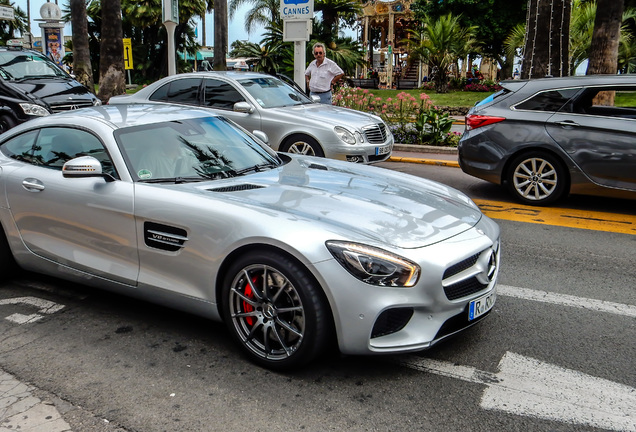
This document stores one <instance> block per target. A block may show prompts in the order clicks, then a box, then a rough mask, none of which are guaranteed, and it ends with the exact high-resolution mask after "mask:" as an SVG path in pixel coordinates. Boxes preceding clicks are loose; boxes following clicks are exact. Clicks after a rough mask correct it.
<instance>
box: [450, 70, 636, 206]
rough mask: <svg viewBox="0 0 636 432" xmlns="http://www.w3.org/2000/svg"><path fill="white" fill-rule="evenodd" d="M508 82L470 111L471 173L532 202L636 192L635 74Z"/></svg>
mask: <svg viewBox="0 0 636 432" xmlns="http://www.w3.org/2000/svg"><path fill="white" fill-rule="evenodd" d="M501 84H502V86H503V89H502V90H501V91H499V92H498V93H495V94H493V95H491V96H490V97H488V98H487V99H485V100H483V101H481V102H480V103H478V104H477V105H476V106H474V107H473V108H471V110H470V111H469V112H468V115H467V116H466V131H465V132H464V135H463V136H462V138H461V140H460V142H459V163H460V166H461V168H462V170H464V172H466V173H468V174H470V175H473V176H475V177H479V178H481V179H484V180H487V181H490V182H493V183H497V184H503V185H506V186H507V187H508V188H509V190H510V191H511V192H512V194H513V195H514V196H515V197H516V198H517V199H518V200H520V201H521V202H524V203H526V204H532V205H548V204H551V203H554V202H555V201H557V200H558V199H560V198H563V197H564V196H566V195H567V194H568V193H572V194H584V195H605V196H612V197H620V198H632V199H634V198H636V75H632V74H628V75H590V76H580V77H567V78H544V79H536V80H511V81H504V82H502V83H501Z"/></svg>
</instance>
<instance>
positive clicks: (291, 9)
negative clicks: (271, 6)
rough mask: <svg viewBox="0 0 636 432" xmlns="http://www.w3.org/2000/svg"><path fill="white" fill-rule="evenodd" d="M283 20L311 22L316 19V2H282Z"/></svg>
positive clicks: (303, 0) (300, 0) (304, 0)
mask: <svg viewBox="0 0 636 432" xmlns="http://www.w3.org/2000/svg"><path fill="white" fill-rule="evenodd" d="M280 17H281V18H282V19H283V20H310V19H312V18H313V17H314V0H280Z"/></svg>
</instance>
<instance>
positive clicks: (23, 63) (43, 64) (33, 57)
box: [0, 51, 69, 81]
mask: <svg viewBox="0 0 636 432" xmlns="http://www.w3.org/2000/svg"><path fill="white" fill-rule="evenodd" d="M0 77H2V78H3V79H5V80H15V81H21V80H26V79H31V78H48V77H63V78H69V75H68V74H67V73H66V72H64V71H63V70H62V69H60V68H59V67H58V66H57V65H56V64H55V63H53V62H52V61H51V60H50V59H48V58H46V57H44V56H42V55H39V54H36V53H33V52H28V51H2V52H0Z"/></svg>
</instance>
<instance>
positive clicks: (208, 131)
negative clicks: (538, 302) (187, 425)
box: [0, 105, 500, 369]
mask: <svg viewBox="0 0 636 432" xmlns="http://www.w3.org/2000/svg"><path fill="white" fill-rule="evenodd" d="M0 152H1V154H0V194H2V197H1V200H0V222H1V223H2V228H3V229H2V230H1V231H0V263H1V264H0V265H1V266H2V271H3V274H4V275H8V274H10V272H11V270H15V268H16V264H17V265H19V266H20V267H22V268H24V269H26V270H30V271H34V272H39V273H43V274H48V275H53V276H57V277H60V278H63V279H67V280H71V281H76V282H79V283H82V284H85V285H90V286H95V287H99V288H104V289H109V290H114V291H117V292H120V293H124V294H127V295H133V296H136V297H140V298H143V299H146V300H149V301H153V302H158V303H160V304H164V305H168V306H170V307H174V308H178V309H181V310H185V311H189V312H192V313H196V314H199V315H202V316H205V317H209V318H211V319H214V320H222V321H224V322H225V323H226V324H227V326H228V328H229V331H230V332H231V334H232V335H233V337H234V338H235V339H236V341H237V342H238V344H239V345H240V347H241V348H242V350H243V351H244V352H245V353H246V354H247V355H248V357H250V358H251V359H252V360H253V361H255V362H256V363H258V364H260V365H263V366H265V367H269V368H273V369H287V368H290V367H294V366H298V365H301V364H304V363H306V362H308V361H310V360H312V359H313V358H314V357H315V356H317V355H318V354H319V353H321V351H322V350H323V349H324V348H325V347H326V345H327V344H329V342H330V341H337V344H338V346H339V348H340V350H341V351H342V352H343V353H346V354H373V353H398V352H407V351H416V350H422V349H425V348H428V347H430V346H431V345H433V344H435V343H436V342H438V341H440V340H442V339H444V338H446V337H447V336H450V335H452V334H454V333H456V332H458V331H460V330H462V329H465V328H467V327H469V326H471V325H472V324H474V323H476V322H478V321H480V320H481V319H483V318H484V317H485V316H486V315H487V314H488V312H489V311H490V310H491V308H492V307H493V304H494V302H495V298H496V289H495V284H496V279H497V273H498V267H499V255H500V252H499V228H498V226H497V225H496V224H495V223H494V222H493V221H492V220H490V219H489V218H487V217H486V216H484V215H483V214H482V213H481V212H480V211H479V209H478V208H477V207H476V206H475V204H474V203H473V202H472V201H471V200H470V199H469V198H468V197H466V196H465V195H463V194H462V193H460V192H458V191H456V190H453V189H451V188H449V187H446V186H444V185H442V184H439V183H435V182H431V181H427V180H424V179H421V178H417V177H412V176H409V175H405V174H401V173H395V172H392V171H388V170H385V169H381V168H375V167H370V166H365V165H358V164H351V163H347V162H342V161H332V160H327V159H319V158H315V157H309V156H298V155H289V154H277V153H275V152H274V151H272V150H271V149H269V148H268V147H267V146H266V145H265V144H263V143H262V142H261V141H259V140H258V139H257V138H255V137H254V136H252V135H251V134H249V133H247V132H245V131H244V130H243V129H241V128H240V127H238V126H236V125H235V124H234V123H232V122H231V121H229V120H227V119H225V118H224V117H217V116H214V115H211V114H210V113H209V111H205V110H200V109H190V108H183V107H177V106H169V105H131V106H126V105H117V106H102V107H95V108H88V109H84V110H80V111H73V112H69V113H67V114H57V115H53V116H48V117H43V118H40V119H35V120H32V121H29V122H27V123H25V124H23V125H20V126H18V127H16V128H14V129H12V130H10V131H9V132H7V133H5V134H3V135H2V136H1V137H0ZM5 277H7V276H5Z"/></svg>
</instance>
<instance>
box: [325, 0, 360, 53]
mask: <svg viewBox="0 0 636 432" xmlns="http://www.w3.org/2000/svg"><path fill="white" fill-rule="evenodd" d="M314 10H315V11H316V12H320V13H321V14H322V22H321V25H320V26H319V27H318V29H320V33H313V34H314V35H316V36H317V37H316V39H317V40H320V41H322V42H323V43H328V44H330V45H331V42H332V41H337V40H338V39H339V36H340V29H341V27H343V26H344V27H351V26H353V25H354V23H355V21H356V18H357V16H358V13H359V12H360V11H361V7H360V3H359V2H358V1H355V0H316V3H315V5H314ZM316 21H318V20H316Z"/></svg>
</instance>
